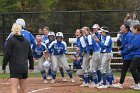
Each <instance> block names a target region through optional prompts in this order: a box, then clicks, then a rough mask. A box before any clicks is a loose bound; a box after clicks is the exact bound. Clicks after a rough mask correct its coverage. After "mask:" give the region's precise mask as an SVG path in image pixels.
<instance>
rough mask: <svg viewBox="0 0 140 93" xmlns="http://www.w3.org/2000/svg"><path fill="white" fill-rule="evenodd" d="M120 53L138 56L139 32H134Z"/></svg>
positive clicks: (139, 49) (139, 50)
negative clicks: (127, 44) (129, 41)
mask: <svg viewBox="0 0 140 93" xmlns="http://www.w3.org/2000/svg"><path fill="white" fill-rule="evenodd" d="M121 54H122V55H126V54H131V55H133V57H140V34H135V35H134V38H133V40H132V42H131V44H130V46H128V48H125V49H124V50H123V51H122V52H121Z"/></svg>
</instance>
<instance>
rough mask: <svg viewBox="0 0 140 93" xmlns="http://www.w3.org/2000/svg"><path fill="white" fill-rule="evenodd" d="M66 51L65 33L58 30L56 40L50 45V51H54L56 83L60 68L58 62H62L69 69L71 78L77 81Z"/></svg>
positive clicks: (53, 72) (53, 64)
mask: <svg viewBox="0 0 140 93" xmlns="http://www.w3.org/2000/svg"><path fill="white" fill-rule="evenodd" d="M66 51H67V46H66V43H65V42H64V41H63V33H62V32H57V33H56V40H55V41H53V42H52V43H51V44H50V46H49V52H52V58H51V59H52V67H53V69H52V78H53V79H52V82H51V83H55V79H56V72H57V68H58V64H59V63H60V64H61V65H62V66H63V67H64V68H65V69H66V71H67V73H68V75H69V77H70V79H71V81H72V82H75V80H74V79H73V76H72V72H71V69H70V67H69V65H68V62H67V59H66V56H65V54H66Z"/></svg>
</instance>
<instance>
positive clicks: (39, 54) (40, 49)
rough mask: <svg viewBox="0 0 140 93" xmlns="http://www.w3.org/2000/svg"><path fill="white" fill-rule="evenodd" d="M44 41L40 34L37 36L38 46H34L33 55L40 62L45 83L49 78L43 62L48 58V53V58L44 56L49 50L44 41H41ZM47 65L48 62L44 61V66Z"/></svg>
mask: <svg viewBox="0 0 140 93" xmlns="http://www.w3.org/2000/svg"><path fill="white" fill-rule="evenodd" d="M41 41H42V37H41V36H40V35H37V36H36V43H37V45H36V46H33V47H32V50H33V57H34V60H35V61H36V62H37V63H38V68H39V70H40V72H41V75H42V77H43V80H44V83H47V79H46V71H45V69H44V67H43V62H45V61H46V59H47V58H48V57H47V56H48V55H46V59H45V56H44V53H45V52H46V51H47V47H46V45H45V44H44V43H42V42H41ZM45 65H46V62H45V63H44V66H45Z"/></svg>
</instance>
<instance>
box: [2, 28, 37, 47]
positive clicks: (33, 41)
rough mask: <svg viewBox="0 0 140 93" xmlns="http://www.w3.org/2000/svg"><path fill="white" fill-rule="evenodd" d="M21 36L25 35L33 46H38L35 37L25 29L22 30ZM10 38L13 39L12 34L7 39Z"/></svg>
mask: <svg viewBox="0 0 140 93" xmlns="http://www.w3.org/2000/svg"><path fill="white" fill-rule="evenodd" d="M21 34H22V35H23V37H24V38H26V39H27V40H28V41H29V42H30V44H31V45H36V42H35V38H34V36H33V35H32V34H31V33H30V32H28V31H27V30H25V29H22V30H21ZM10 37H12V32H11V33H10V35H9V36H8V37H7V39H8V38H10ZM5 44H6V42H5ZM4 46H5V45H4Z"/></svg>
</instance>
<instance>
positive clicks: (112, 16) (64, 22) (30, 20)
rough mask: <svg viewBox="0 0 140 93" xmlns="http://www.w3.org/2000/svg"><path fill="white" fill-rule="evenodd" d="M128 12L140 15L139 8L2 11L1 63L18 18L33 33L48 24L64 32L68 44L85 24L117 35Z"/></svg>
mask: <svg viewBox="0 0 140 93" xmlns="http://www.w3.org/2000/svg"><path fill="white" fill-rule="evenodd" d="M128 12H135V13H137V14H138V15H139V10H133V11H126V10H125V11H124V10H123V11H122V10H114V11H106V10H104V11H57V12H43V13H32V12H31V13H29V12H28V13H1V14H0V30H1V31H0V43H1V44H0V64H1V62H2V58H3V57H2V54H3V45H4V42H5V39H6V38H7V36H8V34H9V33H10V32H11V26H12V24H13V23H14V22H15V21H16V19H17V18H23V19H24V20H25V21H26V29H27V30H28V31H30V32H31V33H33V34H37V33H38V29H39V28H40V27H44V26H48V27H49V28H50V30H51V31H54V32H58V31H62V32H63V33H64V40H65V41H66V43H67V45H68V46H70V43H69V42H68V39H69V38H72V37H75V35H74V34H75V30H76V29H78V28H81V27H83V26H88V27H90V28H91V27H92V25H93V24H95V23H98V24H99V25H100V26H104V25H106V26H108V27H109V29H110V33H111V36H116V33H117V32H118V31H119V28H120V25H121V24H123V21H124V18H125V17H126V14H127V13H128Z"/></svg>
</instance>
